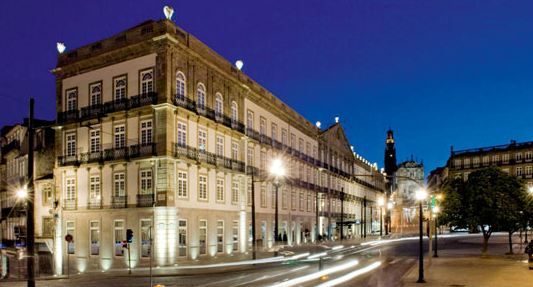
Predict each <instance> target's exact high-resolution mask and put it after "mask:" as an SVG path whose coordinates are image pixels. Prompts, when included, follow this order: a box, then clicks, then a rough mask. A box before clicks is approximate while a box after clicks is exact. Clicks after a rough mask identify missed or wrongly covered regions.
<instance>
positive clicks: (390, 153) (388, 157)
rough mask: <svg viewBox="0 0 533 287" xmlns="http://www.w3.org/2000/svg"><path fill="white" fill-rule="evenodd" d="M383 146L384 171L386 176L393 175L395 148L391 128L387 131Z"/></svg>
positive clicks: (394, 170) (394, 169)
mask: <svg viewBox="0 0 533 287" xmlns="http://www.w3.org/2000/svg"><path fill="white" fill-rule="evenodd" d="M385 143H386V147H385V162H384V164H385V172H386V173H387V175H388V176H393V175H394V173H395V172H396V168H397V167H396V148H395V147H394V134H393V132H392V130H391V129H389V130H388V131H387V140H386V142H385Z"/></svg>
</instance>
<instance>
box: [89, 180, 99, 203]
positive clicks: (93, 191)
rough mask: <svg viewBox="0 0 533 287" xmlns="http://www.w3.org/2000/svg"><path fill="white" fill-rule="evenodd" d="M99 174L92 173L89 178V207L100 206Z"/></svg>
mask: <svg viewBox="0 0 533 287" xmlns="http://www.w3.org/2000/svg"><path fill="white" fill-rule="evenodd" d="M100 199H101V191H100V176H99V175H92V176H91V177H90V178H89V205H90V206H91V207H97V208H99V207H101V201H100Z"/></svg>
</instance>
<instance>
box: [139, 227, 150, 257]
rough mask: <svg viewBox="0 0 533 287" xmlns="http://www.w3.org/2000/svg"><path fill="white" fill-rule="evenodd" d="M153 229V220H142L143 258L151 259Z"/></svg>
mask: <svg viewBox="0 0 533 287" xmlns="http://www.w3.org/2000/svg"><path fill="white" fill-rule="evenodd" d="M151 227H152V220H151V219H141V257H143V258H147V257H150V245H151V242H150V241H151V238H150V228H151Z"/></svg>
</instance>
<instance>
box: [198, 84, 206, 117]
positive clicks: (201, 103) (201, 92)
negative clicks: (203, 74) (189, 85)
mask: <svg viewBox="0 0 533 287" xmlns="http://www.w3.org/2000/svg"><path fill="white" fill-rule="evenodd" d="M206 97H207V96H206V88H205V85H204V84H202V83H198V86H197V87H196V106H197V107H198V109H199V110H201V111H204V110H205V108H206V106H207V99H206Z"/></svg>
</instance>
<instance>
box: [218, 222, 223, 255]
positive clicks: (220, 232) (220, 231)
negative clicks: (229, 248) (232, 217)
mask: <svg viewBox="0 0 533 287" xmlns="http://www.w3.org/2000/svg"><path fill="white" fill-rule="evenodd" d="M217 252H218V253H222V252H224V220H217Z"/></svg>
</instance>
